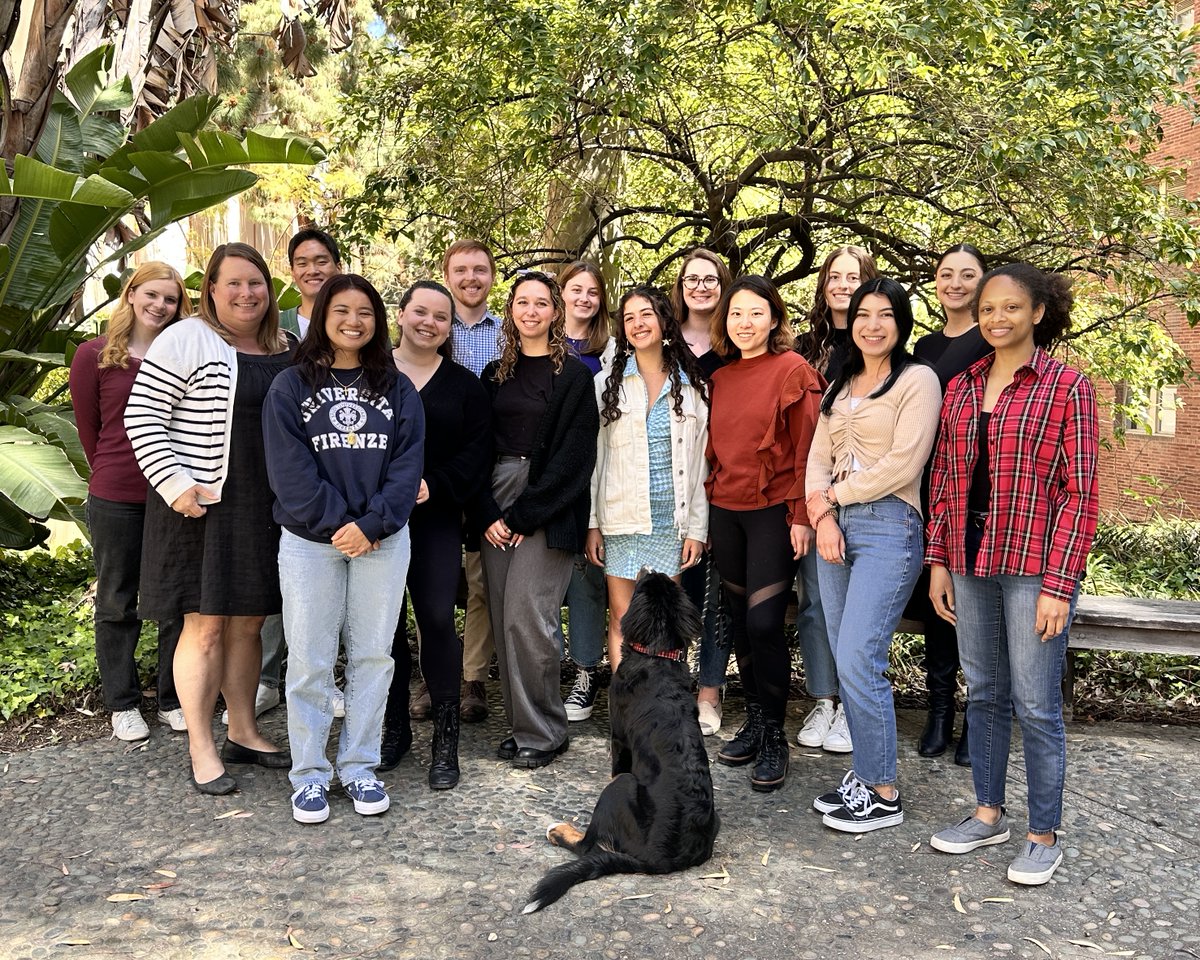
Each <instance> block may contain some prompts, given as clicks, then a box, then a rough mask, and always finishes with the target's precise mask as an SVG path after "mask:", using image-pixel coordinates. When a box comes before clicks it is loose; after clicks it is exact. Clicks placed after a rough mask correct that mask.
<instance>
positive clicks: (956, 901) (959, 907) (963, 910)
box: [954, 893, 967, 913]
mask: <svg viewBox="0 0 1200 960" xmlns="http://www.w3.org/2000/svg"><path fill="white" fill-rule="evenodd" d="M954 909H955V910H957V911H958V912H959V913H966V912H967V908H966V907H964V906H963V905H962V897H960V896H959V895H958V894H957V893H956V894H955V895H954Z"/></svg>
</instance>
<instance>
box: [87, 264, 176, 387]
mask: <svg viewBox="0 0 1200 960" xmlns="http://www.w3.org/2000/svg"><path fill="white" fill-rule="evenodd" d="M152 280H174V281H175V284H176V286H178V287H179V304H178V305H177V306H176V309H175V316H173V317H172V318H171V320H170V323H174V322H175V321H176V320H178V319H179V318H180V317H186V316H188V315H189V314H191V312H192V301H191V298H190V297H189V296H188V292H187V288H186V287H185V286H184V285H183V277H181V276H180V275H179V271H178V270H176V269H175V268H174V267H172V266H171V265H170V264H169V263H163V262H161V261H160V260H151V261H149V262H148V263H143V264H142V265H141V266H140V267H138V268H137V269H136V270H134V271H133V274H132V275H131V276H130V277H129V279H128V280H126V281H125V286H124V287H122V288H121V297H120V300H119V301H118V303H117V306H116V308H115V309H114V310H113V313H112V316H111V317H109V319H108V324H107V326H106V327H105V331H104V333H105V336H106V339H105V342H104V349H103V350H101V351H100V367H101V368H104V369H107V368H109V367H121V368H122V369H124V368H125V367H128V366H129V338H130V337H131V336H132V334H133V305H132V304H131V303H130V302H129V294H131V293H132V292H133V291H134V290H136V289H137V288H138V287H140V286H141V285H142V284H143V283H149V282H150V281H152Z"/></svg>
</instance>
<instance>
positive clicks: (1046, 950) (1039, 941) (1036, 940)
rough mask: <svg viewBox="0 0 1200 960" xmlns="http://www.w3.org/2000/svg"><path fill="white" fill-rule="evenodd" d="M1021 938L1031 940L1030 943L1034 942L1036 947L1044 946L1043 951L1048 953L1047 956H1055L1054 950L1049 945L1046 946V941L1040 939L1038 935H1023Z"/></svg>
mask: <svg viewBox="0 0 1200 960" xmlns="http://www.w3.org/2000/svg"><path fill="white" fill-rule="evenodd" d="M1021 939H1022V940H1028V941H1029V942H1030V943H1032V944H1033V945H1034V946H1035V947H1041V948H1042V952H1043V953H1045V954H1046V956H1048V957H1052V956H1054V953H1053V951H1052V950H1051V949H1050V948H1049V947H1048V946H1046V945H1045V944H1044V943H1042V941H1041V940H1039V939H1038V938H1037V937H1022V938H1021Z"/></svg>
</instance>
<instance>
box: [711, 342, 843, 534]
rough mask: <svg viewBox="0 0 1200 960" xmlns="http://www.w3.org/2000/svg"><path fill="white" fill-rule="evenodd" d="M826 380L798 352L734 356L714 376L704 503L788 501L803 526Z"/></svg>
mask: <svg viewBox="0 0 1200 960" xmlns="http://www.w3.org/2000/svg"><path fill="white" fill-rule="evenodd" d="M824 386H825V384H824V382H823V381H822V380H821V376H820V374H818V373H817V372H816V371H815V370H814V369H813V368H812V367H811V366H809V364H808V362H807V361H806V360H805V359H804V358H803V357H801V356H800V355H799V354H796V353H791V352H788V353H777V354H770V353H766V354H763V355H762V356H759V357H753V358H751V359H749V360H744V359H738V360H734V361H732V362H731V363H728V364H726V365H725V366H723V367H721V368H720V369H719V370H717V371H716V372H715V373H713V375H712V388H711V393H712V412H711V413H710V414H709V428H708V462H709V465H710V466H711V467H712V471H711V473H709V476H708V482H707V483H706V484H705V487H706V489H707V490H708V501H709V503H711V504H713V505H714V506H718V507H723V508H725V509H726V510H758V509H760V508H762V507H771V506H774V505H775V504H778V503H787V508H788V523H799V524H804V525H805V526H807V525H808V513H807V511H806V510H805V508H804V474H805V467H806V464H807V461H808V448H809V445H810V444H811V443H812V438H813V432H814V430H815V429H816V425H817V417H818V415H819V414H820V404H821V392H822V390H823V389H824Z"/></svg>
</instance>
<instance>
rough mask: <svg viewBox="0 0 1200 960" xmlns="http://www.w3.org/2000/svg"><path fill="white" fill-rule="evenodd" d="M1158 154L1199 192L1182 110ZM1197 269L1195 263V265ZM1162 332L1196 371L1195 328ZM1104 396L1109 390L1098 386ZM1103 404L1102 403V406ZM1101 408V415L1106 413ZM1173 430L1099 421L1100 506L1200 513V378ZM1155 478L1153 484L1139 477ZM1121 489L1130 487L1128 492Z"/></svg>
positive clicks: (1174, 324)
mask: <svg viewBox="0 0 1200 960" xmlns="http://www.w3.org/2000/svg"><path fill="white" fill-rule="evenodd" d="M1189 6H1190V7H1191V8H1192V9H1191V11H1190V13H1191V15H1192V16H1193V17H1194V18H1195V21H1196V22H1200V2H1196V0H1193V2H1191V3H1188V2H1186V0H1180V2H1177V3H1176V16H1177V18H1183V17H1185V16H1186V15H1187V14H1188V13H1189V11H1188V9H1187V8H1188V7H1189ZM1158 155H1159V156H1161V157H1162V158H1163V159H1164V161H1167V162H1170V163H1171V164H1172V165H1176V166H1183V167H1186V168H1187V179H1186V181H1185V183H1184V184H1183V186H1182V188H1181V189H1180V191H1179V192H1180V193H1181V194H1182V195H1183V196H1186V197H1188V198H1191V199H1195V198H1196V197H1200V126H1192V124H1191V121H1190V119H1189V118H1188V117H1187V115H1186V113H1185V111H1183V110H1182V109H1180V108H1175V107H1173V108H1169V109H1166V110H1164V111H1163V141H1162V145H1161V147H1160V148H1159V150H1158ZM1197 269H1200V265H1198V266H1197ZM1163 322H1164V325H1165V327H1166V329H1167V331H1168V332H1169V333H1170V334H1171V336H1172V337H1173V338H1174V340H1175V342H1176V343H1178V344H1179V345H1180V346H1181V347H1182V348H1183V351H1184V353H1185V354H1186V355H1187V356H1188V358H1189V359H1190V360H1191V362H1192V366H1193V368H1194V369H1195V370H1196V371H1198V372H1200V329H1194V328H1192V327H1189V326H1188V324H1187V322H1186V321H1184V320H1183V318H1182V316H1181V315H1180V314H1179V313H1177V312H1168V313H1167V314H1166V315H1165V316H1164V318H1163ZM1097 386H1098V389H1099V390H1100V392H1101V394H1102V395H1104V398H1105V400H1111V399H1112V395H1113V391H1112V389H1111V388H1110V387H1108V386H1107V385H1097ZM1106 406H1107V405H1106ZM1107 413H1108V411H1107V409H1102V414H1101V415H1102V417H1104V416H1107ZM1174 421H1175V422H1174V431H1175V432H1174V435H1147V434H1146V433H1145V432H1139V431H1137V430H1136V429H1131V430H1130V431H1129V432H1128V433H1127V434H1126V439H1125V443H1124V445H1123V446H1122V445H1120V444H1118V443H1117V442H1116V441H1115V440H1114V439H1113V432H1112V423H1111V421H1106V420H1102V421H1101V425H1100V426H1101V435H1102V436H1104V437H1107V438H1108V440H1109V443H1111V448H1110V449H1108V450H1106V451H1104V452H1102V454H1101V457H1100V495H1101V500H1100V506H1101V509H1102V510H1104V511H1105V512H1106V513H1118V512H1119V513H1123V514H1124V515H1126V516H1127V517H1130V518H1131V519H1142V518H1144V517H1145V516H1146V515H1147V514H1148V513H1149V508H1148V507H1147V506H1146V504H1145V503H1144V501H1142V500H1139V499H1138V498H1139V497H1146V496H1149V497H1155V498H1159V500H1160V501H1161V505H1160V506H1159V509H1160V510H1161V511H1162V512H1163V513H1165V514H1178V515H1181V516H1185V517H1192V518H1196V517H1200V382H1196V381H1193V382H1191V383H1185V384H1181V385H1180V387H1179V391H1178V401H1177V408H1176V410H1175V415H1174ZM1147 477H1149V478H1154V479H1155V481H1157V482H1156V483H1150V482H1147V481H1146V480H1145V479H1143V478H1147ZM1126 491H1133V493H1134V494H1135V495H1134V496H1133V497H1130V496H1127V495H1126Z"/></svg>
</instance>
